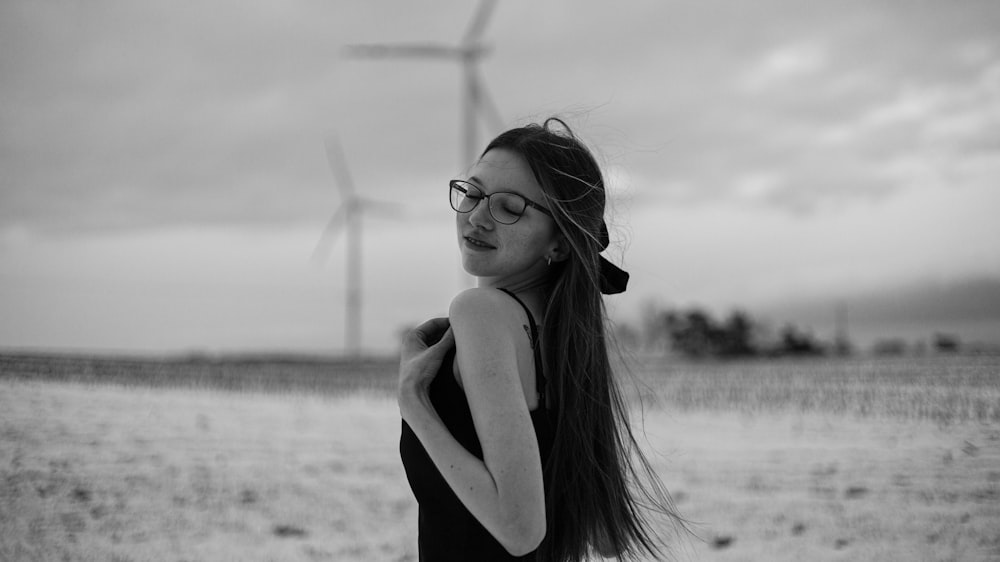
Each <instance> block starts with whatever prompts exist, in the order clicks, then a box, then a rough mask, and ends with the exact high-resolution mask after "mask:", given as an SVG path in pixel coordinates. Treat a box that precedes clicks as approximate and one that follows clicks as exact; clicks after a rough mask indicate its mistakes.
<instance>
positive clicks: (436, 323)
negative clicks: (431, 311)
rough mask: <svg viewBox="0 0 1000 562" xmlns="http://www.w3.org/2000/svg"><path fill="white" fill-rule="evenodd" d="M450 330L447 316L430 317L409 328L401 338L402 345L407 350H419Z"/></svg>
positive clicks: (441, 337)
mask: <svg viewBox="0 0 1000 562" xmlns="http://www.w3.org/2000/svg"><path fill="white" fill-rule="evenodd" d="M449 331H450V324H449V322H448V319H447V318H432V319H430V320H428V321H426V322H424V323H423V324H421V325H419V326H417V327H416V328H414V329H412V330H410V332H409V333H407V334H406V338H404V340H403V347H404V348H406V349H407V350H408V351H421V350H424V349H427V348H428V347H430V346H432V345H434V344H435V343H437V342H438V341H440V340H441V339H443V337H444V336H445V334H448V333H449Z"/></svg>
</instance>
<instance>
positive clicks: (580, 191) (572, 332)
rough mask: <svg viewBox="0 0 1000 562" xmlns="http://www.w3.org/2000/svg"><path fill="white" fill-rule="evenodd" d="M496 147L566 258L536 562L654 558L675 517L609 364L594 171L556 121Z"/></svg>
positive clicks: (551, 356)
mask: <svg viewBox="0 0 1000 562" xmlns="http://www.w3.org/2000/svg"><path fill="white" fill-rule="evenodd" d="M553 124H556V125H558V126H559V128H560V130H558V131H556V130H554V129H553V128H552V127H551V125H553ZM494 148H502V149H507V150H511V151H513V152H515V153H517V154H519V155H521V156H522V157H523V158H524V159H525V160H526V161H527V163H528V165H529V166H530V168H531V170H532V172H533V173H534V177H535V179H536V180H537V181H538V184H539V185H540V186H541V188H542V192H543V196H544V199H545V202H546V204H547V206H548V207H549V208H550V209H551V211H552V214H553V216H554V219H555V222H556V224H557V226H558V228H559V230H560V232H561V234H562V235H563V236H564V237H565V242H566V245H567V248H568V250H569V257H568V259H566V260H563V261H561V262H557V263H553V264H552V265H551V266H550V267H551V268H552V269H553V271H552V277H551V284H550V292H549V299H548V304H547V307H546V310H545V321H544V325H543V327H542V342H543V368H544V370H545V374H546V377H547V384H548V387H547V394H548V396H549V406H548V407H549V408H550V410H551V411H552V415H553V416H554V422H555V436H554V442H553V445H552V450H551V452H550V453H549V458H548V461H547V463H546V466H545V467H544V474H545V487H546V501H545V504H546V512H547V513H546V521H547V526H548V528H547V530H546V535H545V539H544V541H543V542H542V544H541V546H540V547H539V549H538V560H546V561H552V562H563V561H578V560H582V559H583V558H584V557H586V556H587V555H588V552H589V550H590V549H591V548H593V549H595V550H598V551H600V552H601V553H602V554H614V555H617V556H618V557H620V558H626V559H627V558H638V557H639V556H641V555H643V554H650V555H653V556H656V557H659V556H661V555H663V548H664V546H665V544H664V542H663V540H662V539H663V536H662V531H663V529H660V528H658V526H656V524H655V523H654V521H655V520H656V518H657V517H658V516H659V515H664V516H666V517H667V518H668V519H670V520H671V522H679V521H680V518H679V517H678V516H677V515H676V512H675V510H674V508H673V504H672V502H671V501H670V496H669V495H668V493H667V491H666V489H665V488H664V487H663V485H662V483H661V482H660V480H659V478H658V477H657V476H656V474H655V473H654V471H653V470H652V468H651V466H650V464H649V462H648V461H647V460H646V458H645V457H644V456H643V455H642V453H641V452H640V450H639V448H638V446H637V444H636V441H635V437H634V435H633V434H632V430H631V427H630V423H629V416H628V410H627V407H626V404H625V401H624V399H623V396H622V394H621V391H620V389H619V387H618V385H617V384H616V382H615V379H614V376H613V373H612V368H611V363H610V361H609V358H608V346H607V341H606V336H605V309H604V300H603V298H602V296H601V291H600V287H601V273H600V261H599V260H600V257H599V254H600V252H601V251H602V250H603V249H604V247H605V246H607V236H608V235H607V229H606V226H605V223H604V207H605V189H604V179H603V177H602V174H601V169H600V166H599V165H598V164H597V162H596V160H595V159H594V157H593V156H592V155H591V153H590V151H589V150H588V149H587V148H586V147H585V146H584V145H583V144H582V143H581V142H580V141H579V140H578V139H577V138H576V137H575V136H574V135H573V133H572V131H570V129H569V127H568V126H567V125H566V124H565V123H564V122H563V121H561V120H559V119H557V118H550V119H548V120H546V121H545V123H544V124H542V125H537V124H533V125H528V126H526V127H521V128H517V129H512V130H510V131H507V132H505V133H502V134H501V135H500V136H498V137H497V138H496V139H494V140H493V141H492V142H491V143H490V144H489V146H487V147H486V150H485V151H483V154H485V153H486V152H489V151H490V150H492V149H494ZM654 527H656V528H654Z"/></svg>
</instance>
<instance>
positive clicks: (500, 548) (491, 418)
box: [398, 118, 676, 561]
mask: <svg viewBox="0 0 1000 562" xmlns="http://www.w3.org/2000/svg"><path fill="white" fill-rule="evenodd" d="M554 126H558V127H559V129H558V130H557V129H556V128H554ZM450 191H451V194H450V195H451V204H452V208H454V209H455V211H456V229H457V235H458V243H459V248H460V250H461V254H462V265H463V267H464V268H465V270H466V271H467V272H469V273H470V274H472V275H474V276H475V277H476V278H477V279H478V284H477V287H476V288H474V289H469V290H466V291H463V292H461V293H459V294H458V295H457V296H456V297H455V299H454V300H453V301H452V303H451V307H450V309H449V311H448V318H447V319H445V318H441V319H435V320H431V321H428V322H426V323H424V324H423V325H421V326H419V327H418V328H417V329H416V330H414V331H413V332H411V333H410V334H408V335H407V337H406V338H405V339H404V342H403V348H402V354H401V362H400V374H399V395H398V400H399V408H400V413H401V415H402V418H403V431H402V437H401V439H400V453H401V456H402V459H403V465H404V467H405V469H406V474H407V478H408V480H409V482H410V486H411V488H412V489H413V492H414V495H415V496H416V497H417V501H418V503H419V504H420V515H419V549H420V559H421V560H433V561H439V560H517V559H526V560H551V561H564V560H573V561H576V560H581V559H583V558H584V557H586V556H588V555H589V554H592V553H594V552H597V553H599V554H601V555H606V556H620V557H636V556H638V555H640V554H643V553H648V554H651V555H654V556H655V555H657V554H658V553H660V544H661V543H660V541H659V538H658V537H657V536H656V534H655V533H654V532H653V530H652V526H651V521H650V515H651V513H650V512H649V511H647V510H646V509H645V508H647V507H649V506H652V507H653V508H654V510H655V511H658V512H659V513H661V514H665V515H667V516H669V517H670V518H676V515H674V512H673V510H672V506H671V504H670V500H669V498H668V496H667V494H666V491H665V490H664V489H663V488H662V485H661V484H660V483H659V480H657V479H656V477H655V475H653V473H652V471H651V470H650V468H649V464H648V463H647V462H646V460H645V459H644V458H643V457H642V455H641V454H640V453H639V452H638V449H637V448H636V447H635V440H634V438H633V436H632V433H631V431H630V429H629V425H628V415H627V412H626V408H625V405H624V403H623V401H622V398H621V396H620V394H619V391H618V388H617V386H616V384H615V382H614V380H613V378H612V371H611V367H610V363H609V360H608V351H607V346H606V342H605V333H604V328H605V326H604V324H605V317H604V308H603V300H602V298H601V293H602V292H603V293H608V294H610V293H617V292H621V291H623V290H624V289H625V285H626V283H627V280H628V274H626V273H625V272H624V271H622V270H620V269H618V268H617V267H615V266H614V265H612V264H611V263H610V262H608V261H607V260H606V259H604V258H603V257H601V256H600V252H601V251H602V250H604V249H605V248H606V247H607V245H608V230H607V227H606V225H605V223H604V206H605V190H604V181H603V179H602V176H601V171H600V168H599V166H598V165H597V163H596V161H595V160H594V158H593V156H592V155H591V154H590V152H589V151H588V150H587V148H586V147H585V146H583V144H582V143H580V142H579V141H578V140H577V139H576V138H575V137H574V136H573V134H572V132H571V131H570V130H569V128H568V127H567V126H566V124H565V123H563V122H562V121H560V120H558V119H555V118H552V119H549V120H547V121H545V123H544V124H543V125H529V126H527V127H522V128H517V129H513V130H510V131H507V132H505V133H503V134H501V135H500V136H498V137H497V138H496V139H494V140H493V141H492V142H491V143H490V144H489V146H487V147H486V150H485V151H484V152H483V154H482V156H481V157H480V159H479V161H478V162H476V163H475V165H474V166H473V167H472V169H471V170H470V172H469V175H468V177H467V178H466V179H464V180H454V181H452V182H451V184H450ZM640 476H643V477H647V476H651V477H652V478H651V479H650V480H649V483H648V485H646V486H642V485H641V479H640V478H639V477H640ZM640 506H644V507H640Z"/></svg>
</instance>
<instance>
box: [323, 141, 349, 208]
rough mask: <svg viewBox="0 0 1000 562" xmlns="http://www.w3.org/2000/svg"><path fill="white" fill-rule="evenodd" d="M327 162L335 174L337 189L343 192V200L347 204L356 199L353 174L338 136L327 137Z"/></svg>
mask: <svg viewBox="0 0 1000 562" xmlns="http://www.w3.org/2000/svg"><path fill="white" fill-rule="evenodd" d="M324 144H325V145H326V161H327V162H328V163H329V164H330V171H331V172H333V179H334V181H335V182H336V184H337V189H339V190H340V191H341V194H342V195H343V200H344V202H345V203H347V202H348V201H349V200H350V199H352V198H353V197H354V181H353V180H352V179H351V173H350V171H348V169H347V158H345V157H344V149H343V147H342V146H341V145H340V139H338V138H337V136H336V135H331V136H329V137H327V139H326V141H325V143H324Z"/></svg>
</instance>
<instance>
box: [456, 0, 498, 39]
mask: <svg viewBox="0 0 1000 562" xmlns="http://www.w3.org/2000/svg"><path fill="white" fill-rule="evenodd" d="M494 7H496V1H495V0H481V1H480V2H479V6H478V7H477V8H476V12H475V13H474V14H473V15H472V20H471V21H470V22H469V27H468V28H467V29H466V30H465V35H464V36H463V37H462V44H463V45H468V44H470V43H475V42H476V39H477V38H478V37H479V36H480V35H482V33H483V30H484V29H486V24H487V23H489V21H490V16H492V15H493V8H494Z"/></svg>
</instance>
